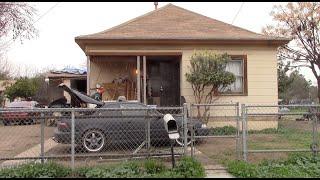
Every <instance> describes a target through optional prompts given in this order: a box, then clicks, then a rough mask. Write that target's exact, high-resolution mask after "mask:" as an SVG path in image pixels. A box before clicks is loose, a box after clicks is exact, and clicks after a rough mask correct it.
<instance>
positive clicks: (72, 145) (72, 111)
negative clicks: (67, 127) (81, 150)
mask: <svg viewBox="0 0 320 180" xmlns="http://www.w3.org/2000/svg"><path fill="white" fill-rule="evenodd" d="M74 135H75V122H74V109H72V110H71V169H72V171H73V170H74V152H75V149H74V147H75V141H74Z"/></svg>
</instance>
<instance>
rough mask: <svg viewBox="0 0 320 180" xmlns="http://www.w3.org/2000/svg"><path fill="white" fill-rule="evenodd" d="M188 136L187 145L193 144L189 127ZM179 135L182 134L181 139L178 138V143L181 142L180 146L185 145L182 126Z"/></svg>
mask: <svg viewBox="0 0 320 180" xmlns="http://www.w3.org/2000/svg"><path fill="white" fill-rule="evenodd" d="M187 134H188V138H187V146H189V145H190V144H191V132H190V130H189V129H188V132H187ZM179 135H180V138H179V139H176V143H177V144H179V145H180V146H184V138H183V137H184V134H183V130H182V129H181V128H180V130H179Z"/></svg>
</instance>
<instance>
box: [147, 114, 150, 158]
mask: <svg viewBox="0 0 320 180" xmlns="http://www.w3.org/2000/svg"><path fill="white" fill-rule="evenodd" d="M150 128H151V127H150V118H149V110H147V150H148V156H150V146H151V142H150V141H151V138H150V131H151V130H150Z"/></svg>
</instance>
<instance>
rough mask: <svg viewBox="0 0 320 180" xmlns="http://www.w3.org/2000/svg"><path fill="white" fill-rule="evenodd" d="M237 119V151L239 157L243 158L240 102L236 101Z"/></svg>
mask: <svg viewBox="0 0 320 180" xmlns="http://www.w3.org/2000/svg"><path fill="white" fill-rule="evenodd" d="M236 116H237V117H236V118H237V119H236V120H237V138H236V152H237V159H240V158H241V153H240V112H239V102H237V103H236Z"/></svg>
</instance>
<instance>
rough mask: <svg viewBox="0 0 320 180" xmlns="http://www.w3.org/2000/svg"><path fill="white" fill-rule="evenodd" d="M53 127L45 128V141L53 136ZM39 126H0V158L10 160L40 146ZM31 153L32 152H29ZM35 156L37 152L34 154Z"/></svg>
mask: <svg viewBox="0 0 320 180" xmlns="http://www.w3.org/2000/svg"><path fill="white" fill-rule="evenodd" d="M53 131H54V127H45V134H44V135H45V140H47V139H49V138H50V137H52V136H53ZM40 139H41V138H40V125H39V124H37V125H21V126H0V157H3V158H9V157H10V158H12V157H14V156H16V155H18V154H20V153H22V152H24V151H26V150H28V149H30V148H32V147H34V146H35V145H38V144H40ZM30 153H32V152H30ZM34 155H35V156H37V155H38V154H37V152H34Z"/></svg>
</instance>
